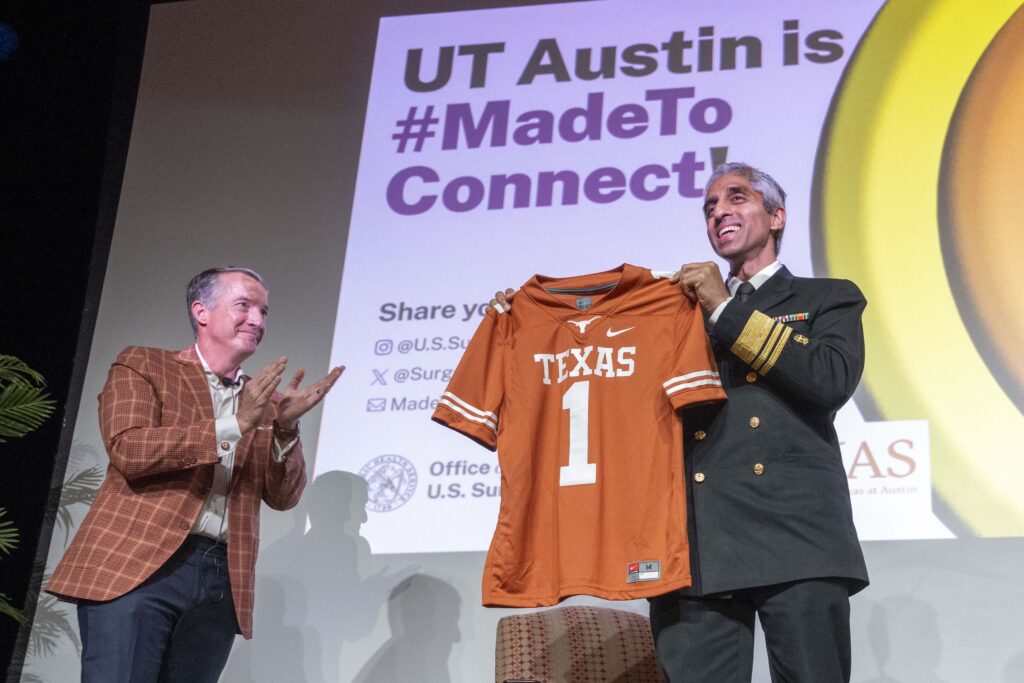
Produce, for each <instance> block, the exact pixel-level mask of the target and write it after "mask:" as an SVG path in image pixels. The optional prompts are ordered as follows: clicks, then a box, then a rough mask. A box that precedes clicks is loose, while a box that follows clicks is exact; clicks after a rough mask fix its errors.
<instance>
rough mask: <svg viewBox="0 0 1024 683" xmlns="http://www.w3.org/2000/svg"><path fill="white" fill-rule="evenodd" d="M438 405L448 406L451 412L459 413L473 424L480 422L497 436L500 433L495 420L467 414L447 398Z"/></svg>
mask: <svg viewBox="0 0 1024 683" xmlns="http://www.w3.org/2000/svg"><path fill="white" fill-rule="evenodd" d="M438 403H440V404H441V405H443V406H447V407H448V408H449V409H451V410H454V411H455V412H456V413H458V414H459V415H461V416H462V417H464V418H466V419H467V420H472V421H473V422H479V423H480V424H482V425H483V426H485V427H487V428H488V429H490V430H491V431H492V432H494V433H495V434H497V433H498V425H497V423H496V422H494V420H492V419H490V418H487V417H477V416H476V415H470V414H469V413H468V412H466V411H465V410H463V409H462V408H460V407H459V406H457V405H455V404H454V403H452V402H451V401H449V400H448V399H446V398H442V399H441V400H440V401H438Z"/></svg>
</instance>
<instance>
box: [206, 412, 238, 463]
mask: <svg viewBox="0 0 1024 683" xmlns="http://www.w3.org/2000/svg"><path fill="white" fill-rule="evenodd" d="M213 426H214V430H215V431H216V432H217V443H224V442H225V441H227V442H228V443H229V444H231V448H229V449H227V451H225V453H228V452H231V451H234V450H235V446H237V445H238V442H239V441H240V440H241V438H242V429H241V427H239V426H238V418H236V417H235V416H234V415H225V416H224V417H218V418H217V419H216V420H214V423H213ZM223 455H224V453H221V456H223Z"/></svg>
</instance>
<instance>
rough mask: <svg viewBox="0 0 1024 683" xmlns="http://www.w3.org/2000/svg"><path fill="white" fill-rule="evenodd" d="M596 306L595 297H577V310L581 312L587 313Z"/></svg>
mask: <svg viewBox="0 0 1024 683" xmlns="http://www.w3.org/2000/svg"><path fill="white" fill-rule="evenodd" d="M593 305H594V297H591V296H579V297H576V308H578V309H580V310H581V311H585V310H587V309H588V308H590V307H591V306H593Z"/></svg>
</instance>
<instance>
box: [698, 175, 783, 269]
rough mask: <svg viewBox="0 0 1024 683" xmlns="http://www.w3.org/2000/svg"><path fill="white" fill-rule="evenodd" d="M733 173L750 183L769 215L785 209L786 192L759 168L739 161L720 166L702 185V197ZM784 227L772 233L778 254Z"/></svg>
mask: <svg viewBox="0 0 1024 683" xmlns="http://www.w3.org/2000/svg"><path fill="white" fill-rule="evenodd" d="M729 173H733V174H735V175H738V176H741V177H743V178H746V179H747V181H748V182H749V183H750V186H751V187H752V188H754V190H755V191H756V192H758V193H759V194H760V195H761V204H762V206H764V210H765V212H766V213H768V214H769V215H775V212H776V211H778V210H779V209H785V208H786V191H785V190H783V189H782V186H781V185H779V183H778V182H776V180H775V178H772V177H771V176H770V175H768V174H767V173H765V172H764V171H762V170H761V169H759V168H754V167H753V166H751V165H750V164H745V163H743V162H741V161H731V162H729V163H727V164H720V165H719V166H718V167H717V168H716V169H715V171H714V173H712V174H711V177H710V178H708V182H707V183H706V184H705V185H704V197H705V198H706V197H707V196H708V188H709V187H711V184H712V183H713V182H715V181H716V180H718V179H719V178H721V177H722V176H724V175H727V174H729ZM785 227H786V226H785V225H783V226H782V228H781V229H779V230H778V231H776V232H774V233H772V234H773V235H775V252H776V253H778V251H779V249H780V248H781V247H782V230H783V229H785Z"/></svg>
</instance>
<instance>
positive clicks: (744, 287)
mask: <svg viewBox="0 0 1024 683" xmlns="http://www.w3.org/2000/svg"><path fill="white" fill-rule="evenodd" d="M753 293H754V285H752V284H750V283H749V282H744V283H742V284H740V286H739V289H737V290H736V298H737V299H739V300H740V302H743V301H746V300H747V299H749V298H750V295H751V294H753Z"/></svg>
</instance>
